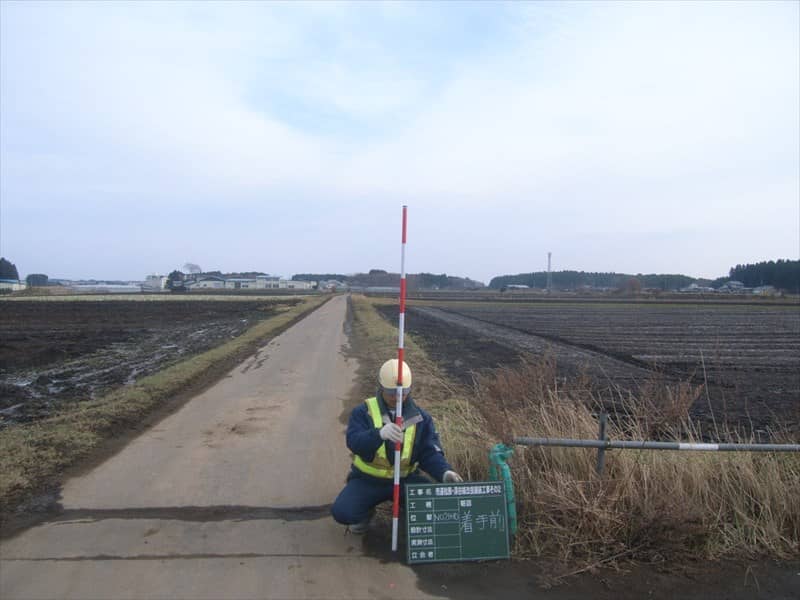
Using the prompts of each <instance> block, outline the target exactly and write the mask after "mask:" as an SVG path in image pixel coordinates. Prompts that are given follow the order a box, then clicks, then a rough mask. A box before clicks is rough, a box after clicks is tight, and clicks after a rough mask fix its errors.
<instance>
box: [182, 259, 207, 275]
mask: <svg viewBox="0 0 800 600" xmlns="http://www.w3.org/2000/svg"><path fill="white" fill-rule="evenodd" d="M183 268H184V270H186V271H187V272H189V273H192V274H193V275H194V274H196V273H202V272H203V269H201V268H200V265H196V264H194V263H190V262H187V263H186V264H185V265H183Z"/></svg>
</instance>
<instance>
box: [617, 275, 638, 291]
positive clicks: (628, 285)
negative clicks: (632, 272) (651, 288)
mask: <svg viewBox="0 0 800 600" xmlns="http://www.w3.org/2000/svg"><path fill="white" fill-rule="evenodd" d="M619 291H621V292H622V293H623V294H638V293H640V292H641V291H642V282H641V281H639V279H638V278H636V277H631V278H629V279H627V280H625V281H624V282H623V284H622V285H621V286H620V287H619Z"/></svg>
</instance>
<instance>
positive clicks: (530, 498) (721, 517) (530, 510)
mask: <svg viewBox="0 0 800 600" xmlns="http://www.w3.org/2000/svg"><path fill="white" fill-rule="evenodd" d="M381 303H391V302H390V301H381V300H374V299H369V300H368V299H365V298H359V297H354V298H353V330H352V337H351V339H352V340H353V348H354V350H355V352H356V354H357V355H358V357H359V359H360V361H361V369H362V372H361V373H360V375H361V377H360V381H361V382H362V387H363V392H364V395H369V394H371V393H372V392H373V391H374V385H375V373H377V370H378V367H379V366H380V364H381V362H382V361H383V360H385V359H386V358H388V357H391V356H394V354H395V352H396V343H397V342H396V339H397V331H396V329H395V328H394V327H393V326H392V325H391V324H389V323H387V322H386V321H385V320H384V319H383V318H382V317H381V316H380V315H379V314H378V313H377V311H376V310H375V309H374V305H375V304H381ZM405 342H406V344H405V345H406V349H407V350H406V352H407V357H408V362H409V364H410V365H411V366H412V369H413V371H414V386H415V392H414V394H415V398H417V399H418V400H419V402H420V404H421V405H422V406H423V407H424V408H426V409H427V410H429V411H430V412H431V413H432V414H433V416H434V418H435V420H436V424H437V428H438V430H439V432H440V435H441V438H442V442H443V445H444V448H445V450H446V453H447V457H448V460H449V461H450V462H451V463H452V464H453V465H454V467H455V468H456V469H457V470H458V471H460V472H461V473H462V474H464V475H465V477H466V478H468V479H471V480H479V479H484V478H486V477H487V471H488V460H487V451H488V450H489V448H490V447H491V446H492V445H493V444H494V443H497V442H500V441H506V442H508V441H510V440H511V439H512V438H514V437H517V436H523V435H524V436H532V437H551V438H579V439H595V438H596V437H597V430H598V425H597V419H596V418H595V415H594V410H595V409H596V407H597V403H598V400H597V399H596V398H594V397H593V392H592V389H591V382H590V381H588V380H584V379H580V378H576V379H574V380H573V381H570V382H568V384H567V385H564V384H563V382H562V381H561V380H560V379H559V378H558V377H557V373H556V365H555V362H554V360H553V359H552V358H550V357H541V358H538V359H531V360H529V361H527V362H523V364H522V365H521V366H520V367H517V368H513V369H511V368H508V369H498V370H496V371H494V372H493V373H491V374H488V375H484V376H476V378H475V382H474V386H473V387H472V388H465V387H463V386H454V385H451V384H450V383H448V381H447V378H446V377H445V376H444V375H443V374H442V372H441V371H440V370H439V369H438V368H437V366H436V364H435V363H434V362H433V361H431V360H430V359H429V358H428V357H427V356H426V354H425V351H424V348H423V346H422V345H421V344H420V343H418V342H417V341H415V340H414V339H411V338H410V336H406V338H405ZM645 390H646V391H645V392H644V393H645V394H646V396H647V397H642V398H626V399H625V402H624V404H623V408H622V409H621V410H620V411H619V412H618V413H617V414H616V415H614V418H613V419H612V422H611V423H610V424H609V427H608V430H607V434H608V436H609V437H610V438H613V439H617V440H625V439H650V438H651V437H652V436H653V435H657V436H658V437H659V439H662V440H669V439H675V440H680V441H688V442H691V441H701V440H699V439H696V438H694V434H693V431H696V429H695V428H694V426H693V424H692V423H691V421H690V420H689V418H688V414H687V410H688V407H689V405H690V404H691V400H692V399H693V398H694V397H695V394H696V392H697V390H694V389H689V388H688V387H686V386H678V387H674V386H673V387H668V386H667V385H666V384H664V383H661V384H659V382H657V381H654V382H653V384H652V386H650V388H645ZM720 433H721V435H722V436H723V437H726V438H727V439H728V440H729V441H737V435H738V434H737V433H736V432H727V431H726V432H720ZM738 441H750V440H744V439H741V438H738ZM776 441H787V440H776ZM794 441H795V442H796V440H794ZM595 461H596V453H595V452H593V451H590V450H586V449H580V448H538V449H533V448H524V447H517V449H516V450H515V454H514V457H513V458H512V460H511V462H510V465H511V469H512V475H513V478H514V483H515V487H516V496H517V497H516V500H517V508H518V515H519V532H518V534H517V536H516V540H515V544H514V555H515V556H516V557H519V558H533V557H537V558H543V559H547V560H549V561H552V563H553V566H554V572H553V574H554V575H556V576H558V575H562V576H563V575H567V574H572V573H577V572H581V571H586V570H592V569H594V568H596V567H600V566H609V565H615V564H618V563H620V562H621V561H625V560H636V561H644V562H648V563H656V564H661V565H665V566H670V567H671V566H678V565H681V564H686V563H688V562H690V561H696V560H707V559H722V558H725V559H743V558H754V557H772V558H778V559H789V560H792V559H796V558H797V556H798V555H799V554H800V502H799V501H798V498H800V456H799V455H797V454H764V453H746V452H735V453H723V452H713V453H712V452H670V451H634V450H615V451H608V452H607V453H606V467H605V471H604V473H603V476H602V477H600V476H598V475H597V474H596V473H595Z"/></svg>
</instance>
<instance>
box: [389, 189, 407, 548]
mask: <svg viewBox="0 0 800 600" xmlns="http://www.w3.org/2000/svg"><path fill="white" fill-rule="evenodd" d="M407 212H408V207H407V206H405V205H403V236H402V242H401V243H400V317H399V319H398V321H399V322H398V337H397V408H396V409H395V413H394V414H395V422H396V423H397V425H398V427H400V429H402V428H403V331H404V329H405V324H406V215H407ZM401 447H402V444H401V443H400V442H396V443H395V445H394V490H393V494H392V552H397V527H398V523H399V522H400V449H401Z"/></svg>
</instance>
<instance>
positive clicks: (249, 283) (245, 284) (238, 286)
mask: <svg viewBox="0 0 800 600" xmlns="http://www.w3.org/2000/svg"><path fill="white" fill-rule="evenodd" d="M257 281H258V279H257V278H252V279H251V278H248V277H229V278H227V279H225V289H228V290H246V289H250V288H255V287H257V285H256V283H257Z"/></svg>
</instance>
